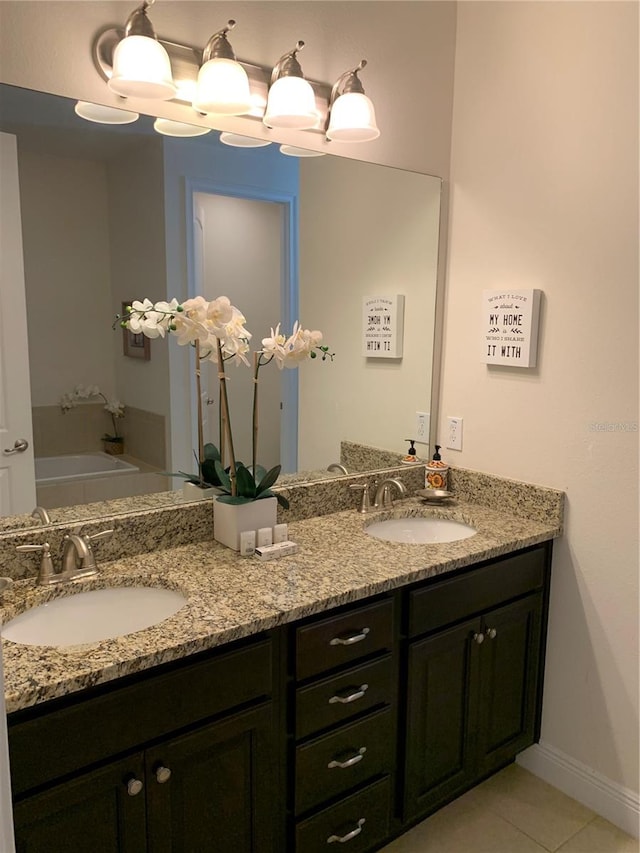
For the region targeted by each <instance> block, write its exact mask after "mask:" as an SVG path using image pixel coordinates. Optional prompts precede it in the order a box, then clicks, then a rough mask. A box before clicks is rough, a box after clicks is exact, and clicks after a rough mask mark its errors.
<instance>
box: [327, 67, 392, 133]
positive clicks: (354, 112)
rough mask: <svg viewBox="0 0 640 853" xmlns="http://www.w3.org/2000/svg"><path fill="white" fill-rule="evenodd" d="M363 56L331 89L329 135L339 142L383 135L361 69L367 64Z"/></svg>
mask: <svg viewBox="0 0 640 853" xmlns="http://www.w3.org/2000/svg"><path fill="white" fill-rule="evenodd" d="M366 64H367V60H366V59H362V60H361V61H360V62H359V63H358V65H357V66H356V67H355V68H353V69H352V70H351V71H345V73H344V74H342V75H341V76H340V77H338V79H337V80H336V82H335V83H334V84H333V88H332V89H331V97H330V98H329V122H328V125H327V139H329V140H334V141H336V142H370V141H371V140H372V139H377V138H378V137H379V136H380V131H379V130H378V126H377V125H376V114H375V110H374V108H373V104H372V102H371V100H370V99H369V98H368V97H367V96H366V95H365V93H364V89H363V88H362V83H361V82H360V78H359V77H358V71H362V69H363V68H364V67H365V66H366Z"/></svg>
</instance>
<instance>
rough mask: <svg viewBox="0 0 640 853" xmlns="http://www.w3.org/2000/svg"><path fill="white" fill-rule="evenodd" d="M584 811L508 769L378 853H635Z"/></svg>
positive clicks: (631, 844) (634, 845)
mask: <svg viewBox="0 0 640 853" xmlns="http://www.w3.org/2000/svg"><path fill="white" fill-rule="evenodd" d="M638 851H640V844H639V842H638V841H637V840H636V839H635V838H631V837H630V836H629V835H626V834H625V833H624V832H621V831H620V830H619V829H618V828H617V827H615V826H613V825H612V824H610V823H608V821H606V820H604V819H603V818H601V817H598V815H596V814H595V813H594V812H592V811H591V810H590V809H588V808H586V806H583V805H581V804H580V803H577V802H576V801H575V800H572V799H570V798H569V797H567V796H566V795H565V794H563V793H562V792H561V791H558V790H557V789H556V788H552V787H551V785H547V783H546V782H543V781H542V780H541V779H538V778H537V777H536V776H533V775H532V774H531V773H529V772H528V771H526V770H523V769H522V768H521V767H519V766H518V765H517V764H511V765H509V767H506V768H505V769H504V770H502V771H501V772H500V773H497V774H496V775H495V776H492V777H491V778H490V779H488V780H487V781H486V782H483V783H482V784H481V785H479V786H478V787H477V788H474V789H473V790H472V791H469V792H468V793H467V794H464V795H463V796H462V797H459V798H458V799H457V800H455V801H454V802H453V803H450V804H449V805H448V806H445V808H443V809H441V810H440V811H439V812H437V813H436V814H434V815H433V816H432V817H430V818H428V819H427V820H425V821H423V822H422V823H420V824H418V826H415V827H414V828H413V829H411V830H410V831H409V832H407V833H406V834H405V835H403V836H402V838H398V839H396V841H394V842H392V843H391V844H388V845H387V846H386V847H384V848H383V850H382V851H380V853H638Z"/></svg>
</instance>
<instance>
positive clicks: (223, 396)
mask: <svg viewBox="0 0 640 853" xmlns="http://www.w3.org/2000/svg"><path fill="white" fill-rule="evenodd" d="M218 379H219V381H220V411H221V414H222V423H223V426H224V432H225V433H226V437H227V440H228V442H229V456H230V462H229V464H230V468H229V480H230V481H231V495H232V497H235V496H236V495H237V493H238V484H237V480H236V455H235V452H234V450H233V436H232V434H231V421H230V419H229V400H228V398H227V377H226V374H225V372H224V356H223V353H222V343H221V341H220V338H218Z"/></svg>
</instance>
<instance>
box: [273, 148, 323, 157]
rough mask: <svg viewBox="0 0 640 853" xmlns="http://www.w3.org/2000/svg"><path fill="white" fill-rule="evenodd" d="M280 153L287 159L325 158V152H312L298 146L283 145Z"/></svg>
mask: <svg viewBox="0 0 640 853" xmlns="http://www.w3.org/2000/svg"><path fill="white" fill-rule="evenodd" d="M280 153H281V154H286V156H287V157H324V155H325V152H324V151H312V150H311V149H310V148H298V147H297V145H281V146H280Z"/></svg>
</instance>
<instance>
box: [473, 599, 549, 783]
mask: <svg viewBox="0 0 640 853" xmlns="http://www.w3.org/2000/svg"><path fill="white" fill-rule="evenodd" d="M541 613H542V598H541V596H540V595H531V596H528V597H527V598H525V599H522V600H521V601H518V602H516V603H515V604H511V605H508V606H506V607H501V608H500V609H499V610H494V611H492V612H490V613H488V614H487V615H486V616H485V617H484V619H483V624H482V632H483V634H484V636H485V641H484V643H483V645H482V647H481V649H480V654H479V659H480V701H479V705H478V715H479V716H478V727H477V754H478V768H477V771H478V776H484V775H486V774H487V773H489V772H491V771H492V770H494V769H496V768H498V767H500V766H502V765H503V764H505V763H506V762H507V761H509V760H510V759H511V758H513V756H514V755H515V754H516V753H517V752H520V750H522V749H524V748H525V747H527V746H531V744H532V743H533V742H534V738H535V724H536V719H535V717H536V696H537V687H538V673H539V670H540V652H541V650H540V630H541Z"/></svg>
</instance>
